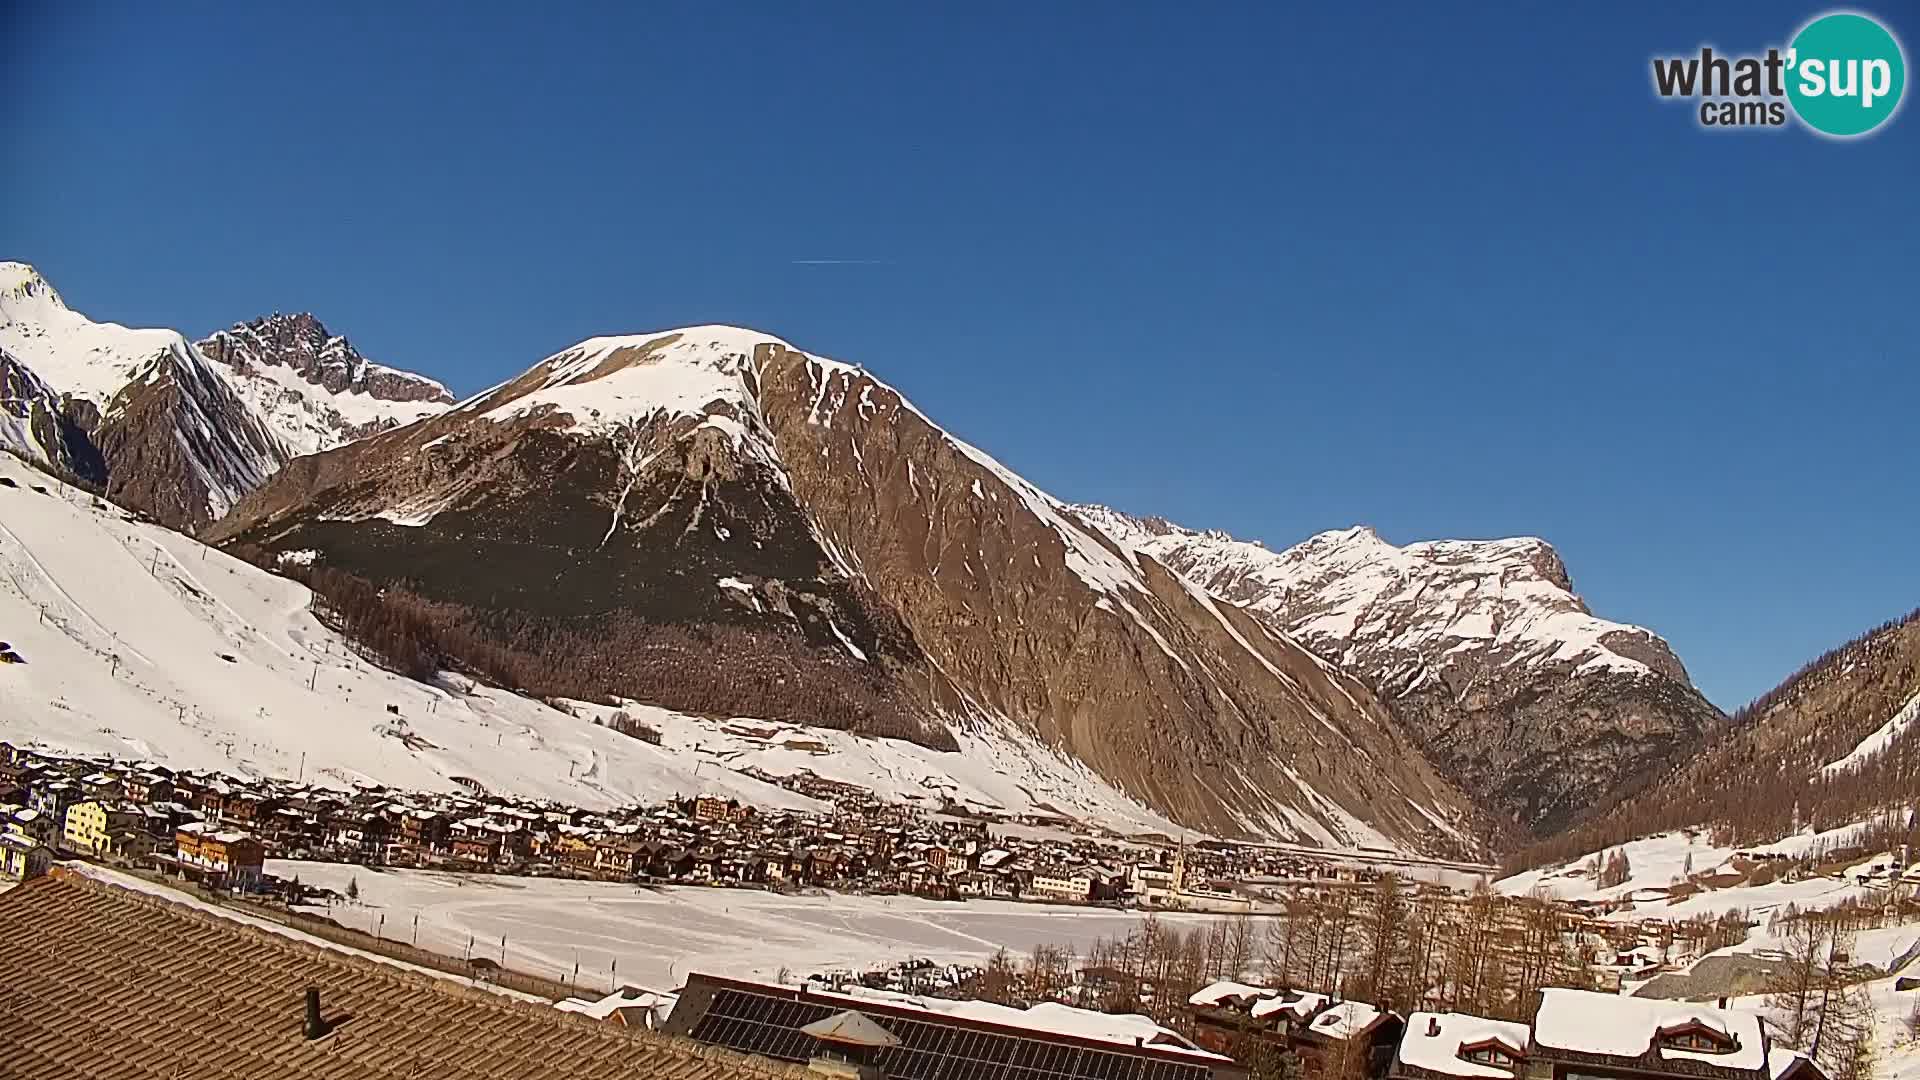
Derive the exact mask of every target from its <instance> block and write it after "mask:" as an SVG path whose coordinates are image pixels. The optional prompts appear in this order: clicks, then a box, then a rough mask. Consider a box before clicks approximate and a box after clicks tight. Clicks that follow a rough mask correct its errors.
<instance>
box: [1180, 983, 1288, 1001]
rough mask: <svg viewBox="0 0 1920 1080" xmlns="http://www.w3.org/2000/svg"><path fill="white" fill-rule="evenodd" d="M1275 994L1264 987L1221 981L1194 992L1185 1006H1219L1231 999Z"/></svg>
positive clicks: (1263, 996)
mask: <svg viewBox="0 0 1920 1080" xmlns="http://www.w3.org/2000/svg"><path fill="white" fill-rule="evenodd" d="M1275 993H1278V991H1275V990H1269V989H1267V988H1266V987H1264V986H1248V985H1247V984H1246V983H1242V982H1234V981H1233V980H1231V979H1222V980H1220V981H1219V982H1216V983H1213V984H1211V985H1209V986H1203V987H1201V988H1200V989H1198V990H1195V991H1194V992H1193V994H1192V996H1190V997H1188V998H1187V1004H1189V1005H1201V1006H1207V1005H1219V1004H1222V1003H1224V1002H1226V1001H1228V1000H1229V999H1231V998H1265V997H1270V996H1272V995H1273V994H1275Z"/></svg>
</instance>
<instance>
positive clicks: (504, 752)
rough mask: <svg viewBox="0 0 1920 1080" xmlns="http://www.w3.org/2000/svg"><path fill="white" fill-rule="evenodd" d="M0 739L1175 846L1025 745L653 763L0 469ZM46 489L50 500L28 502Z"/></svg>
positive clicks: (669, 727)
mask: <svg viewBox="0 0 1920 1080" xmlns="http://www.w3.org/2000/svg"><path fill="white" fill-rule="evenodd" d="M0 480H6V481H12V483H13V485H14V486H6V485H5V484H4V483H0V641H7V642H10V643H11V644H12V645H13V647H14V648H15V649H16V650H17V651H18V652H19V653H20V654H21V655H22V656H23V657H25V658H26V661H27V662H26V663H25V664H20V665H8V666H4V667H0V738H4V739H8V740H12V741H15V742H27V743H38V744H40V745H44V746H48V747H51V748H54V749H58V750H64V751H68V752H82V753H108V754H113V755H116V756H119V757H123V758H132V759H147V760H153V761H158V762H162V763H164V764H167V765H170V766H173V767H176V768H196V769H218V770H221V771H225V772H229V773H233V774H237V775H273V776H284V777H294V778H304V779H305V780H307V781H309V782H314V783H321V784H326V785H330V786H335V787H346V786H348V785H350V784H353V783H357V782H378V783H383V784H388V785H392V786H396V787H403V788H409V789H414V790H426V791H452V790H457V789H459V788H460V787H461V786H462V785H461V784H460V783H459V782H458V781H457V780H456V779H455V778H457V777H458V778H466V779H470V780H473V781H475V782H477V783H479V784H480V785H482V786H483V787H485V788H486V789H487V790H489V791H495V792H511V793H514V794H518V795H524V796H530V797H535V798H551V799H557V800H561V801H565V802H568V803H572V804H574V805H578V806H583V807H588V808H604V807H609V806H614V805H620V804H624V803H630V802H635V801H640V802H653V801H656V800H659V799H663V798H666V797H668V796H672V795H675V794H693V793H716V794H722V795H728V796H734V797H738V798H740V799H742V800H743V801H747V802H751V803H754V804H756V805H760V806H768V807H790V808H799V809H821V807H820V804H818V803H816V802H814V801H813V800H810V799H806V798H803V797H801V796H798V795H795V794H792V793H790V792H788V791H786V790H784V789H782V788H779V787H776V786H774V785H770V784H766V783H762V782H760V781H757V780H754V779H751V778H749V777H746V776H744V775H741V773H740V772H739V770H741V769H744V768H746V767H748V766H757V767H759V768H760V769H762V770H764V771H766V772H767V773H769V774H772V775H788V774H793V773H797V772H799V771H801V770H811V771H813V772H815V773H817V774H819V775H821V776H825V777H829V778H834V779H841V780H845V781H848V782H852V783H857V784H860V785H862V786H866V787H869V788H872V789H874V790H877V791H878V792H880V793H881V794H882V795H885V796H888V797H892V798H897V799H919V800H922V801H923V802H926V803H929V804H937V803H938V802H939V800H940V799H941V798H943V797H947V798H952V799H954V800H956V801H959V802H963V803H967V804H971V805H974V806H977V807H982V808H999V809H1005V810H1009V811H1015V812H1022V811H1026V810H1031V809H1034V808H1035V807H1037V806H1042V805H1044V806H1049V807H1054V808H1057V809H1058V810H1060V811H1061V812H1063V813H1066V814H1070V815H1073V816H1075V817H1079V818H1082V819H1084V820H1088V821H1098V822H1101V823H1103V824H1106V825H1108V826H1110V827H1111V828H1113V829H1115V830H1117V831H1121V832H1140V831H1151V832H1159V833H1163V834H1173V833H1176V832H1177V831H1178V829H1177V827H1176V826H1174V825H1173V824H1171V823H1170V822H1168V821H1166V820H1165V819H1164V818H1162V817H1160V816H1159V815H1157V814H1154V813H1153V812H1152V811H1150V810H1148V809H1146V808H1145V807H1143V806H1141V805H1140V804H1139V803H1137V802H1135V801H1133V800H1132V799H1130V798H1128V797H1127V796H1125V795H1123V794H1121V793H1120V792H1119V791H1117V790H1115V789H1114V788H1113V787H1111V786H1110V785H1107V784H1105V783H1104V782H1102V781H1101V780H1100V779H1099V778H1098V777H1096V776H1094V775H1093V774H1092V773H1091V772H1090V771H1088V770H1087V769H1086V767H1085V766H1083V765H1081V764H1079V763H1078V762H1074V761H1071V760H1068V759H1066V758H1063V757H1061V756H1060V755H1057V754H1054V753H1052V752H1051V751H1049V750H1046V749H1045V748H1043V747H1040V746H1039V745H1037V744H1035V743H1034V742H1033V741H1032V740H1030V739H1028V738H1026V737H1025V736H1024V735H1023V734H1021V733H1020V732H1018V731H1016V730H1014V729H1012V728H1011V727H1002V728H998V729H993V730H978V731H974V732H970V733H968V734H964V735H962V736H961V743H962V747H961V750H960V752H958V753H944V754H943V753H939V752H936V751H932V750H928V749H926V748H924V747H920V746H916V745H913V744H911V743H905V742H900V741H897V740H888V739H862V738H857V737H855V736H852V735H849V734H847V733H845V732H839V731H825V730H819V729H811V728H803V727H798V726H794V725H783V724H774V723H768V722H764V721H757V720H744V721H722V720H708V719H702V718H696V717H689V716H683V715H680V714H677V713H670V712H667V711H665V710H662V709H655V708H650V707H647V706H629V707H628V708H627V710H626V711H627V712H629V713H630V714H632V715H633V716H635V717H636V718H638V719H640V720H643V721H645V722H646V723H648V724H651V725H652V726H654V727H655V728H656V729H657V730H659V731H660V732H661V734H662V745H659V746H654V745H651V744H649V743H645V742H641V741H639V740H637V739H632V738H628V737H626V736H624V735H620V734H618V733H616V732H613V731H611V730H609V729H607V728H604V727H599V726H596V725H595V724H593V723H592V718H593V716H595V715H596V714H602V713H609V712H612V711H613V710H611V709H606V708H602V707H599V706H591V705H581V706H579V707H578V708H577V709H576V710H575V711H576V712H578V713H579V715H570V714H569V713H567V712H562V711H559V710H556V709H553V708H550V707H548V706H546V705H544V704H542V703H540V702H537V701H531V700H528V699H525V698H521V697H517V696H515V695H513V694H509V693H506V692H503V691H499V690H495V689H492V688H489V687H485V686H476V685H473V684H471V683H469V682H467V681H466V680H462V679H453V678H449V679H447V680H445V682H444V683H443V685H437V686H429V685H426V684H423V683H418V682H414V681H412V680H409V679H405V678H402V677H400V676H398V675H395V674H393V673H391V672H388V671H385V670H382V669H380V668H378V667H375V666H373V665H370V664H368V663H366V662H365V661H363V660H361V659H359V658H358V657H357V656H355V655H354V653H353V652H352V650H351V649H350V648H349V647H348V646H347V644H346V642H344V641H343V640H341V638H340V637H339V636H338V635H336V634H334V633H333V632H332V631H331V630H329V629H327V628H326V627H325V626H323V625H322V624H321V623H320V622H319V621H318V620H317V619H316V618H315V617H314V616H313V614H312V612H311V611H310V610H309V607H310V604H311V601H312V594H311V593H309V592H308V591H307V590H306V589H305V588H304V587H302V586H300V585H298V584H296V583H294V582H291V581H288V580H287V579H285V578H282V577H278V576H276V575H273V574H268V573H265V572H263V571H261V570H259V569H257V568H256V567H253V566H251V565H249V564H247V563H244V562H241V561H239V560H237V559H233V558H230V557H228V556H226V555H223V554H221V553H219V552H217V551H212V550H210V549H208V548H206V547H205V546H203V545H201V544H199V543H198V542H196V541H194V540H192V539H191V538H188V537H186V536H182V535H181V534H179V533H175V532H172V531H170V530H167V529H163V528H160V527H157V526H153V525H146V524H141V523H139V522H137V521H134V520H132V519H131V517H130V516H129V515H127V514H125V513H123V512H121V511H120V510H118V509H117V508H114V507H111V506H108V505H107V504H105V503H101V502H98V501H97V500H95V499H93V498H92V497H91V496H89V495H87V494H86V493H84V492H82V491H79V490H77V489H73V488H69V487H66V486H64V485H62V484H60V483H58V482H57V481H54V480H52V479H51V478H49V477H47V476H45V475H43V474H41V473H39V472H36V471H34V470H32V469H30V468H28V467H27V466H26V465H24V464H23V463H21V462H20V461H18V460H16V459H14V458H12V457H10V456H7V455H4V454H0ZM36 488H42V489H45V492H46V493H45V494H43V493H41V492H40V491H37V490H35V489H36Z"/></svg>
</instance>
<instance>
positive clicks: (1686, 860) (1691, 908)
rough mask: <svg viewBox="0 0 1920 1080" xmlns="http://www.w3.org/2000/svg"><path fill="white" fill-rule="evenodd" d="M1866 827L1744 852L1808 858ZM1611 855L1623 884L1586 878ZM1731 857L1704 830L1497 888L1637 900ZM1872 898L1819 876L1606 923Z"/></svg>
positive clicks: (1631, 913) (1655, 904)
mask: <svg viewBox="0 0 1920 1080" xmlns="http://www.w3.org/2000/svg"><path fill="white" fill-rule="evenodd" d="M1862 828H1863V826H1861V825H1859V824H1854V825H1845V826H1841V827H1839V828H1835V829H1829V830H1826V831H1824V832H1815V831H1812V830H1807V831H1803V832H1800V833H1796V834H1794V835H1793V836H1789V837H1786V838H1784V839H1781V840H1777V841H1774V842H1772V843H1769V844H1759V845H1754V846H1751V847H1743V848H1741V849H1740V850H1743V851H1756V852H1764V853H1774V854H1781V855H1786V856H1789V857H1798V856H1801V855H1804V854H1807V853H1809V852H1815V851H1823V850H1830V849H1833V848H1838V847H1843V846H1845V845H1846V844H1848V843H1850V842H1852V840H1853V838H1854V836H1855V835H1856V834H1858V833H1859V832H1860V831H1861V829H1862ZM1614 852H1624V853H1625V854H1626V857H1627V862H1628V865H1629V868H1630V870H1631V874H1630V876H1629V877H1628V878H1627V880H1626V881H1625V882H1624V883H1623V884H1620V885H1615V886H1613V887H1610V888H1606V889H1602V888H1599V887H1598V885H1597V884H1596V883H1595V881H1594V879H1593V877H1592V876H1591V875H1590V874H1588V873H1586V867H1587V865H1588V864H1589V863H1591V862H1592V861H1593V860H1594V858H1595V856H1596V855H1597V856H1599V857H1600V859H1601V861H1602V862H1604V861H1605V860H1606V857H1607V856H1608V855H1610V854H1612V853H1614ZM1733 854H1734V849H1733V848H1725V847H1715V846H1713V844H1712V843H1711V842H1710V841H1709V840H1708V839H1707V833H1706V831H1705V830H1698V831H1694V832H1690V833H1689V832H1670V833H1662V834H1660V835H1658V836H1650V837H1646V838H1645V839H1641V840H1635V841H1633V842H1631V843H1627V844H1620V845H1617V846H1615V847H1611V848H1608V849H1606V851H1604V852H1592V853H1588V854H1586V855H1582V856H1580V857H1579V858H1577V859H1574V860H1571V861H1569V862H1565V863H1560V864H1557V865H1554V866H1546V867H1541V868H1539V869H1537V870H1529V871H1526V872H1525V873H1521V874H1515V875H1513V876H1512V877H1509V878H1504V879H1502V880H1500V881H1499V882H1496V883H1495V885H1494V887H1495V888H1496V889H1498V890H1499V891H1500V892H1503V893H1506V894H1508V895H1511V896H1524V895H1527V894H1529V893H1532V892H1534V891H1536V890H1538V891H1543V892H1545V893H1547V894H1549V895H1552V896H1555V897H1557V898H1559V899H1562V900H1603V899H1616V898H1619V897H1623V896H1632V895H1633V894H1634V893H1636V892H1639V891H1641V890H1652V889H1667V888H1670V887H1671V886H1673V885H1675V884H1678V883H1679V882H1682V881H1684V880H1686V878H1687V877H1688V875H1689V874H1704V873H1706V872H1708V871H1710V870H1713V869H1715V868H1716V867H1719V866H1723V865H1725V864H1726V863H1727V862H1728V861H1729V860H1731V859H1732V858H1733ZM1872 895H1877V894H1875V893H1873V892H1872V891H1871V890H1869V889H1867V888H1865V887H1863V886H1861V885H1856V884H1853V883H1852V882H1847V881H1840V880H1835V879H1832V878H1824V877H1818V878H1810V879H1807V880H1805V881H1794V882H1785V881H1778V882H1774V883H1772V884H1770V885H1758V886H1740V887H1737V888H1729V889H1713V890H1709V891H1704V892H1700V893H1696V894H1694V895H1692V896H1689V897H1687V898H1685V899H1683V900H1681V901H1680V902H1679V903H1669V902H1668V901H1667V900H1666V899H1665V898H1660V899H1649V900H1646V901H1643V902H1640V903H1636V904H1634V905H1633V907H1632V908H1630V909H1628V910H1624V911H1617V912H1614V913H1612V914H1610V915H1608V916H1607V918H1609V919H1613V920H1616V921H1631V920H1634V919H1643V918H1649V917H1654V918H1663V919H1690V918H1693V917H1694V916H1696V915H1717V914H1720V913H1721V912H1726V911H1734V910H1740V909H1744V910H1746V911H1749V912H1751V913H1752V914H1753V915H1754V916H1755V917H1756V918H1761V919H1764V918H1766V916H1767V915H1769V914H1771V913H1772V912H1773V911H1775V910H1777V909H1779V908H1783V907H1785V906H1786V905H1788V904H1793V905H1794V906H1795V907H1798V908H1800V909H1802V910H1804V909H1807V908H1822V907H1832V906H1833V905H1835V904H1838V903H1841V902H1842V901H1845V900H1848V899H1854V898H1859V897H1865V896H1872Z"/></svg>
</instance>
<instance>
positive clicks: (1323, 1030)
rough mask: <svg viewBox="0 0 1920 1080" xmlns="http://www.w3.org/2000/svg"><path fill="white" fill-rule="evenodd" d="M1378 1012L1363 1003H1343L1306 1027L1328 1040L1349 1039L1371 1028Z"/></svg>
mask: <svg viewBox="0 0 1920 1080" xmlns="http://www.w3.org/2000/svg"><path fill="white" fill-rule="evenodd" d="M1379 1019H1380V1010H1379V1009H1376V1008H1374V1007H1373V1006H1372V1005H1369V1004H1367V1003H1366V1002H1364V1001H1343V1002H1341V1003H1340V1004H1338V1005H1334V1006H1332V1007H1330V1008H1328V1009H1327V1011H1326V1012H1323V1013H1321V1014H1320V1015H1319V1016H1316V1017H1314V1018H1313V1023H1312V1024H1310V1025H1308V1027H1309V1028H1310V1029H1311V1030H1313V1031H1315V1032H1318V1033H1319V1034H1321V1035H1325V1036H1326V1037H1327V1038H1329V1039H1351V1038H1353V1037H1354V1036H1355V1035H1358V1034H1360V1033H1361V1032H1363V1031H1365V1030H1367V1029H1368V1028H1370V1027H1372V1026H1373V1024H1374V1022H1375V1021H1377V1020H1379Z"/></svg>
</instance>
